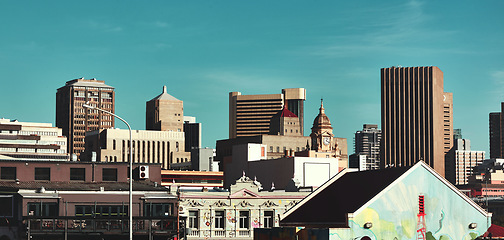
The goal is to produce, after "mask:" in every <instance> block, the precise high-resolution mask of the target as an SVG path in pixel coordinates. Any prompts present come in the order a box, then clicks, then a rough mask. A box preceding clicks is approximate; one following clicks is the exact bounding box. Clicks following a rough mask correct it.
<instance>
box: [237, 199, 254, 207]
mask: <svg viewBox="0 0 504 240" xmlns="http://www.w3.org/2000/svg"><path fill="white" fill-rule="evenodd" d="M237 205H239V206H242V207H252V206H254V205H252V204H251V203H249V202H248V201H246V200H243V201H241V202H239V203H238V204H237Z"/></svg>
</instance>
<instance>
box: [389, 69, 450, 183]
mask: <svg viewBox="0 0 504 240" xmlns="http://www.w3.org/2000/svg"><path fill="white" fill-rule="evenodd" d="M451 109H452V96H451V93H445V92H444V91H443V72H442V71H441V70H440V69H439V68H438V67H391V68H382V69H381V115H382V116H381V122H382V134H383V135H382V137H383V138H382V143H381V153H380V154H381V167H387V166H388V167H390V166H412V165H413V164H415V163H416V162H417V161H419V160H423V161H425V162H426V163H427V164H428V165H430V166H431V167H432V168H434V169H435V170H436V171H437V172H438V173H439V174H441V175H443V176H444V175H445V161H446V159H445V156H446V155H447V154H446V153H448V151H449V150H450V149H451V146H452V145H453V141H452V133H453V124H452V119H453V117H452V115H453V113H452V111H451Z"/></svg>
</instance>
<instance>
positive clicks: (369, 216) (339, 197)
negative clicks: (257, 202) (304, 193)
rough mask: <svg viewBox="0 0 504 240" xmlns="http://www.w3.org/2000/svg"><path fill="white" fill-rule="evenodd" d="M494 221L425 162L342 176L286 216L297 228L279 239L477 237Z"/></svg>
mask: <svg viewBox="0 0 504 240" xmlns="http://www.w3.org/2000/svg"><path fill="white" fill-rule="evenodd" d="M356 189H358V190H359V191H355V190H356ZM342 192H351V193H352V194H341V193H342ZM491 217H492V213H488V212H487V211H485V210H484V209H483V208H482V207H480V206H479V205H478V204H476V203H475V202H474V201H472V200H471V199H470V198H469V197H467V196H466V195H464V194H462V193H461V192H460V191H459V190H458V189H457V188H456V187H455V186H453V185H452V184H450V183H449V182H448V181H447V180H446V179H445V178H444V177H442V176H441V175H440V174H438V173H437V172H436V171H434V170H433V169H432V168H431V167H429V166H428V165H427V164H425V163H424V162H423V161H420V162H418V163H416V164H415V165H413V166H409V167H396V168H387V169H380V170H372V171H362V172H349V171H344V172H341V173H340V174H338V175H336V176H335V177H334V178H332V179H331V180H329V181H328V182H327V183H325V184H324V185H323V186H321V187H320V188H318V189H317V190H316V191H315V192H314V193H313V194H310V195H309V196H308V197H306V198H304V199H303V200H302V201H301V202H299V203H298V204H296V206H294V207H293V208H291V209H289V210H288V211H287V212H286V213H285V214H284V216H283V218H282V219H281V220H280V226H283V227H284V229H289V228H294V227H297V228H298V229H297V230H295V231H293V232H292V233H293V234H294V236H292V235H291V236H290V237H288V236H285V235H284V236H283V237H280V238H278V239H361V240H365V239H366V240H369V239H477V238H478V237H479V236H481V235H483V234H484V233H485V232H486V230H487V229H488V228H489V227H490V224H491ZM274 230H277V229H273V231H269V232H270V233H268V231H267V230H264V231H260V232H261V233H262V234H264V236H263V237H260V236H257V235H256V236H257V237H256V238H255V239H272V238H268V236H269V237H272V236H273V235H272V234H274V233H275V232H274ZM280 230H282V229H280ZM296 235H297V237H296ZM277 236H278V235H277ZM335 236H336V237H335ZM275 239H277V238H275Z"/></svg>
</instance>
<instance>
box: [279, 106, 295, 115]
mask: <svg viewBox="0 0 504 240" xmlns="http://www.w3.org/2000/svg"><path fill="white" fill-rule="evenodd" d="M280 117H297V115H296V114H294V113H293V112H291V111H289V109H287V108H286V107H284V108H283V109H282V112H281V114H280Z"/></svg>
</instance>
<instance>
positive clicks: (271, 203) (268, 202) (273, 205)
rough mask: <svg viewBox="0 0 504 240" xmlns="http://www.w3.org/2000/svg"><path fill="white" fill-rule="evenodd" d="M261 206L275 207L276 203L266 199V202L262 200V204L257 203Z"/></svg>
mask: <svg viewBox="0 0 504 240" xmlns="http://www.w3.org/2000/svg"><path fill="white" fill-rule="evenodd" d="M259 206H261V207H276V206H278V204H276V203H274V202H272V201H270V200H267V201H266V202H264V203H263V204H261V205H259Z"/></svg>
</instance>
